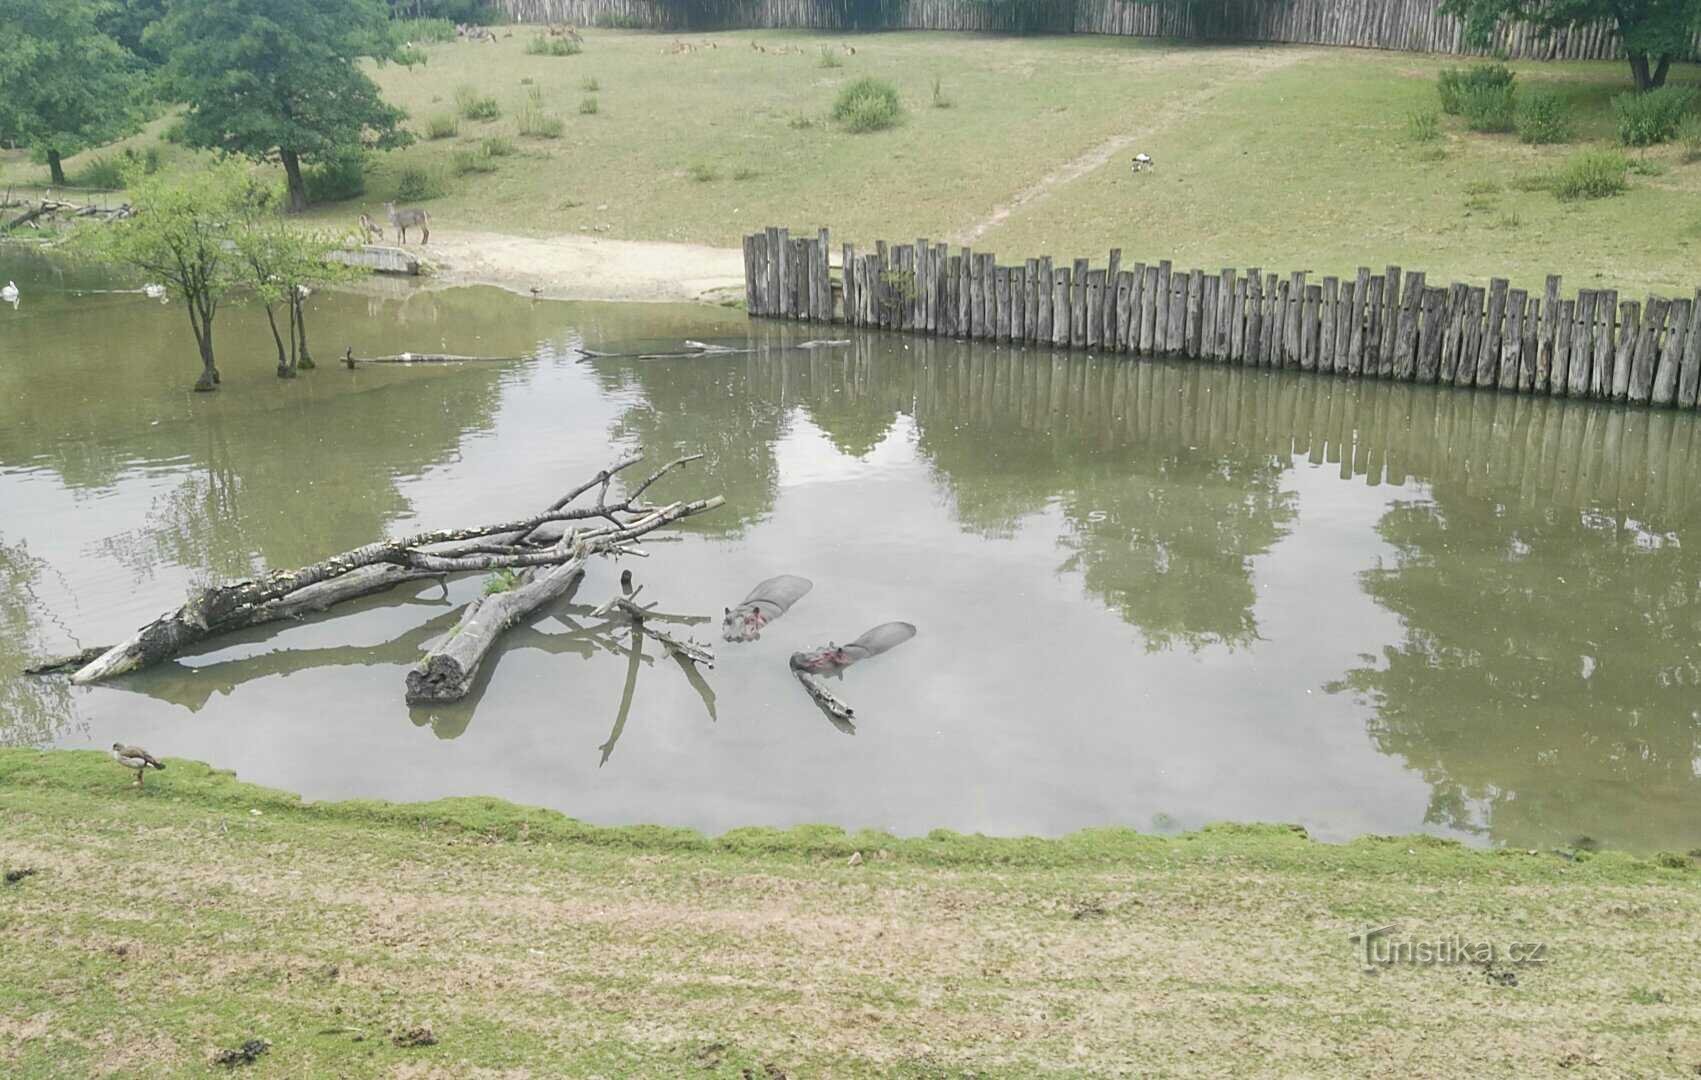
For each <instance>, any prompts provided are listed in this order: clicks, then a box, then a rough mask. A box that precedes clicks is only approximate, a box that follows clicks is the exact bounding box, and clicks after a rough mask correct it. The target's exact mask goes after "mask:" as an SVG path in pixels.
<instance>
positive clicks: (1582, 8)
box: [1441, 0, 1701, 90]
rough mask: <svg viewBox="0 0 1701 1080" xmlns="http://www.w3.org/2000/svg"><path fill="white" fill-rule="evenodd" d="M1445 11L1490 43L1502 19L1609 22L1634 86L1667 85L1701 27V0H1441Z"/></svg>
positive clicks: (1563, 24) (1549, 23)
mask: <svg viewBox="0 0 1701 1080" xmlns="http://www.w3.org/2000/svg"><path fill="white" fill-rule="evenodd" d="M1441 11H1442V14H1445V15H1451V16H1453V17H1454V18H1457V19H1461V20H1463V21H1464V24H1465V39H1466V40H1467V41H1469V42H1470V43H1472V44H1473V45H1478V46H1486V45H1488V44H1489V42H1490V41H1491V40H1492V39H1493V36H1494V31H1495V28H1496V27H1498V26H1499V25H1500V24H1501V23H1502V22H1523V23H1528V24H1530V25H1531V26H1536V27H1539V28H1541V29H1543V30H1545V31H1547V32H1548V33H1552V32H1554V31H1556V30H1564V29H1567V28H1569V27H1574V26H1586V25H1588V24H1590V23H1598V22H1610V23H1612V24H1614V25H1615V26H1617V27H1618V36H1619V37H1620V38H1622V39H1623V40H1624V48H1625V51H1626V52H1627V53H1629V55H1630V71H1631V74H1632V75H1634V76H1635V78H1636V89H1638V90H1652V89H1655V88H1656V87H1660V86H1664V85H1665V82H1666V72H1668V71H1670V70H1671V63H1672V61H1673V60H1680V59H1683V58H1684V57H1686V56H1688V55H1689V49H1690V43H1691V41H1692V40H1693V38H1694V35H1695V32H1696V30H1697V29H1701V0H1443V2H1442V5H1441Z"/></svg>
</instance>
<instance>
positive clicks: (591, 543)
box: [35, 454, 724, 701]
mask: <svg viewBox="0 0 1701 1080" xmlns="http://www.w3.org/2000/svg"><path fill="white" fill-rule="evenodd" d="M700 456H701V455H697V454H693V455H687V456H685V457H681V458H677V459H675V460H673V461H670V462H668V463H667V464H666V465H664V466H662V467H661V468H660V469H657V470H656V471H655V472H653V473H651V474H650V476H649V477H648V478H647V479H645V480H644V481H643V482H642V483H641V484H639V485H637V486H636V487H635V488H634V489H633V490H632V491H631V492H630V493H629V494H627V495H626V496H625V497H623V498H620V499H618V500H614V501H610V499H609V488H610V486H611V484H612V482H613V478H614V476H615V475H616V474H617V473H619V472H621V471H623V470H625V469H627V468H630V467H631V466H632V465H635V464H637V463H638V462H639V461H641V460H642V455H636V456H633V457H628V458H626V459H624V460H622V461H620V462H617V463H615V464H614V465H612V466H610V467H609V468H607V469H604V470H602V471H601V472H599V473H597V474H596V475H595V476H593V477H592V478H591V479H590V480H587V481H586V482H584V483H583V484H580V485H579V486H578V487H576V488H574V489H573V490H571V491H569V492H568V493H566V494H565V495H563V496H562V497H561V498H560V499H557V500H556V501H555V502H554V503H552V504H550V506H548V507H547V508H545V509H544V510H542V511H540V512H538V513H536V514H532V515H530V516H528V517H524V518H519V519H516V520H512V521H501V522H494V523H491V524H485V525H475V526H471V527H468V528H450V529H437V530H432V531H429V532H422V533H417V534H415V535H413V536H408V537H402V538H399V539H391V540H381V541H378V542H376V543H372V544H367V545H365V546H364V547H359V548H355V549H354V550H352V551H345V552H343V553H341V554H339V555H335V556H332V557H331V558H329V559H325V560H323V561H321V562H317V563H314V564H312V565H310V566H304V567H300V568H298V569H295V570H282V571H277V572H275V573H272V574H269V575H267V576H266V577H264V578H260V579H257V580H252V581H239V582H235V583H233V584H228V585H219V586H214V587H211V588H203V589H197V590H195V591H193V592H192V593H191V594H190V596H189V598H188V601H187V602H186V603H185V604H183V606H182V607H179V608H177V609H176V610H174V611H169V612H166V613H165V614H163V615H161V616H160V617H159V618H157V619H155V620H154V621H153V622H151V623H149V624H147V625H146V626H144V627H142V628H141V629H139V630H137V631H136V632H135V633H134V634H132V635H131V636H130V637H129V638H128V639H126V640H124V641H122V642H119V643H118V644H116V645H113V646H110V647H108V648H106V649H104V650H99V652H98V655H93V656H92V657H91V654H92V653H95V652H96V650H85V651H84V652H83V653H82V654H80V655H79V656H78V657H76V658H74V659H75V660H76V661H81V662H82V663H81V666H80V667H78V668H77V670H76V672H75V674H73V675H72V676H71V681H72V682H74V683H78V684H89V683H96V682H101V681H104V680H106V679H111V678H114V677H116V676H119V675H123V674H126V673H129V672H133V671H139V670H141V669H143V668H146V667H149V666H152V665H154V664H158V663H161V662H162V661H166V660H169V659H171V658H173V657H175V656H177V655H178V654H179V653H181V652H183V651H184V650H185V649H188V648H189V647H191V646H193V645H195V644H196V643H198V642H201V641H204V640H206V639H207V638H210V637H214V636H217V635H220V634H225V633H229V632H230V631H233V630H239V629H244V628H246V627H250V626H255V625H257V624H260V623H265V622H271V621H274V620H277V619H286V618H296V617H299V616H301V615H303V614H306V613H308V612H313V611H322V610H325V609H327V608H329V607H331V606H333V605H335V604H339V603H341V602H343V601H344V600H349V599H353V598H354V597H357V596H365V595H368V594H370V593H373V592H377V591H379V590H382V589H387V588H389V587H391V586H393V585H396V584H399V583H400V582H403V581H409V580H415V579H418V578H422V577H442V576H445V575H448V574H454V573H461V572H467V571H486V570H495V569H515V570H522V571H524V573H522V574H521V575H520V582H519V585H518V586H517V587H516V588H514V589H510V590H507V591H505V592H501V593H495V594H492V595H489V596H486V597H484V598H481V600H479V601H475V602H474V603H473V604H472V605H469V606H468V609H467V610H466V611H465V612H464V613H463V614H462V617H461V620H460V623H459V624H458V625H457V628H456V631H455V632H454V633H453V634H452V635H451V636H450V638H449V639H448V640H447V642H445V643H444V644H443V645H442V646H439V648H438V649H436V650H433V652H432V653H430V654H428V655H427V657H426V658H425V660H424V661H423V662H422V663H421V665H420V668H419V669H418V675H419V677H418V679H416V678H415V677H414V676H413V675H410V676H409V688H408V691H409V697H410V700H427V701H444V700H453V699H455V698H457V697H460V696H463V695H464V694H465V693H466V692H467V689H468V688H470V685H471V682H472V679H473V677H474V676H475V675H476V673H477V669H478V665H479V663H480V661H481V660H482V659H483V657H484V656H485V655H486V653H488V651H489V649H490V647H491V646H492V645H494V644H495V642H496V640H497V638H498V637H499V636H500V635H501V633H502V632H503V631H504V630H506V629H508V628H509V627H510V626H513V625H514V624H515V623H517V622H518V621H519V620H520V619H522V618H523V617H524V616H525V615H526V614H528V613H529V612H531V611H533V610H535V609H536V608H538V607H539V606H541V605H542V604H544V603H546V602H548V601H549V600H551V599H553V598H555V597H558V596H560V595H561V594H562V593H563V592H565V591H566V588H567V587H568V586H569V585H570V584H571V583H572V582H573V581H574V580H575V579H576V578H577V577H578V575H579V573H581V572H582V570H583V567H584V565H585V563H586V561H587V560H588V559H589V558H590V557H591V556H593V555H619V554H641V553H640V552H638V551H637V549H636V548H634V547H633V541H635V540H637V539H638V538H640V537H642V536H644V535H646V534H648V533H650V532H653V531H654V530H656V529H660V528H663V527H665V526H667V525H670V524H672V523H674V522H676V521H680V520H682V519H684V518H687V517H691V516H694V515H696V514H701V513H704V512H706V511H709V510H713V509H714V508H716V507H718V506H720V505H721V504H722V502H723V501H724V500H723V499H722V498H721V497H720V496H718V495H717V496H714V497H712V498H707V499H695V500H691V501H677V502H673V503H669V504H667V505H665V506H654V505H650V504H647V503H644V502H643V501H642V499H643V495H644V493H645V492H646V491H647V490H649V488H650V487H651V485H653V484H654V483H655V482H656V481H657V480H659V479H661V477H662V476H664V475H666V474H667V473H668V472H670V471H672V470H673V469H675V468H678V467H680V466H682V465H685V464H686V463H688V462H691V461H695V460H697V458H698V457H700ZM593 488H595V489H598V490H597V498H596V503H595V505H592V506H577V507H575V506H572V505H570V504H571V503H573V502H574V500H576V499H578V498H579V496H581V495H583V494H585V493H586V492H588V491H590V490H591V489H593ZM575 523H584V524H575ZM592 523H594V524H592ZM70 663H71V662H70V661H67V660H61V661H54V662H50V663H48V664H43V665H37V667H36V669H35V670H37V671H40V672H45V671H55V670H64V669H65V668H66V667H68V666H69V665H70ZM416 683H417V686H416Z"/></svg>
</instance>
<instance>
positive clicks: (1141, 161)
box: [1134, 154, 1152, 172]
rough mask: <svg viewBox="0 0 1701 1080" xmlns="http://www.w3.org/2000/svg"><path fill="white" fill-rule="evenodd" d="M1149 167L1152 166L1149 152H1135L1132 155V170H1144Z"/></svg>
mask: <svg viewBox="0 0 1701 1080" xmlns="http://www.w3.org/2000/svg"><path fill="white" fill-rule="evenodd" d="M1151 167H1152V155H1150V154H1135V155H1134V171H1135V172H1144V171H1145V170H1147V169H1149V168H1151Z"/></svg>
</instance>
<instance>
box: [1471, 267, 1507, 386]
mask: <svg viewBox="0 0 1701 1080" xmlns="http://www.w3.org/2000/svg"><path fill="white" fill-rule="evenodd" d="M1507 284H1508V283H1507V281H1506V279H1505V278H1494V279H1493V280H1491V281H1490V282H1489V283H1488V319H1487V321H1486V322H1484V323H1483V330H1482V338H1481V340H1479V341H1478V342H1477V358H1476V365H1477V377H1476V384H1477V385H1478V386H1493V385H1495V383H1496V381H1497V376H1498V374H1499V370H1500V338H1501V334H1502V329H1503V327H1504V325H1505V323H1506V287H1507Z"/></svg>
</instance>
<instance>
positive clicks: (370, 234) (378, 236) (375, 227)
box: [360, 214, 384, 244]
mask: <svg viewBox="0 0 1701 1080" xmlns="http://www.w3.org/2000/svg"><path fill="white" fill-rule="evenodd" d="M360 233H361V235H362V236H364V237H366V242H367V243H369V244H370V243H371V242H372V241H374V240H382V239H384V227H383V226H382V225H379V224H378V223H377V222H376V221H373V220H372V219H371V218H369V217H367V216H366V215H365V214H362V215H360Z"/></svg>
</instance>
